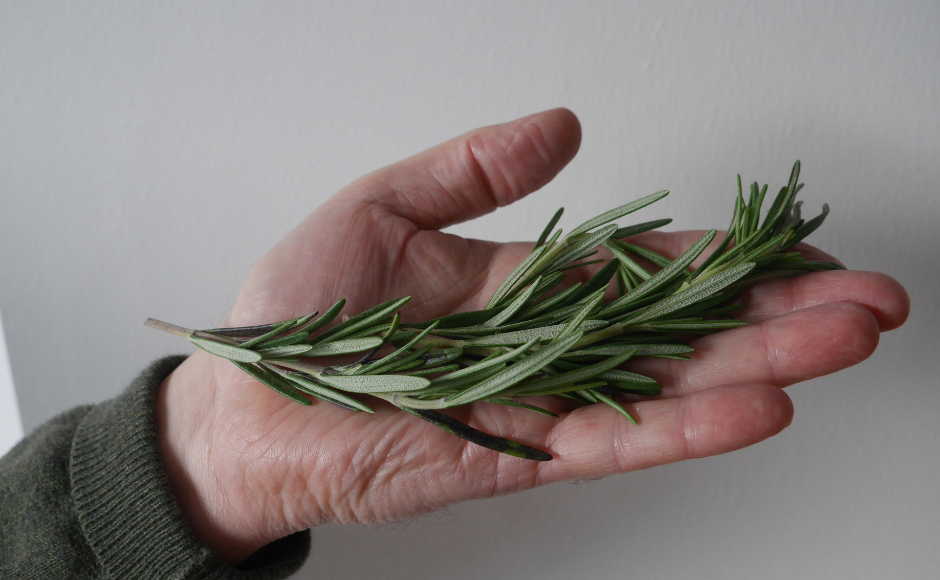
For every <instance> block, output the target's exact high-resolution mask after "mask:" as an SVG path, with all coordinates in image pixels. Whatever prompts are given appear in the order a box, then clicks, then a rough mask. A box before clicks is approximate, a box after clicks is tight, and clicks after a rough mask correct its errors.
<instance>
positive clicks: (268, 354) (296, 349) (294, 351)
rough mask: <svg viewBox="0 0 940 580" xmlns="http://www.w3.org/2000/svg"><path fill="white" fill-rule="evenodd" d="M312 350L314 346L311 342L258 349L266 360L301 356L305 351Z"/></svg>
mask: <svg viewBox="0 0 940 580" xmlns="http://www.w3.org/2000/svg"><path fill="white" fill-rule="evenodd" d="M311 350H313V347H312V346H310V345H309V344H297V345H291V346H278V347H275V348H261V349H258V354H260V355H261V358H263V359H265V360H272V359H277V358H286V357H294V356H300V355H302V354H304V353H307V352H310V351H311Z"/></svg>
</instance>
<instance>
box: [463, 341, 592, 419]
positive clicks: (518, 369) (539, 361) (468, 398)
mask: <svg viewBox="0 0 940 580" xmlns="http://www.w3.org/2000/svg"><path fill="white" fill-rule="evenodd" d="M582 336H583V333H581V332H576V333H574V334H572V335H571V336H568V337H566V338H563V339H561V340H559V341H558V342H553V343H551V344H549V345H548V346H546V347H544V348H542V349H540V350H539V351H538V352H536V353H534V354H532V355H530V356H528V357H526V358H524V359H522V360H521V361H518V362H516V363H514V364H513V365H512V366H510V367H509V368H507V369H506V370H504V371H503V372H501V373H499V374H498V375H496V376H494V377H491V378H489V379H487V380H485V381H483V382H482V383H480V384H478V385H476V386H475V387H473V388H470V389H467V390H466V391H464V392H462V393H459V394H457V395H452V396H450V397H448V398H447V401H448V402H449V403H450V406H455V405H464V404H466V403H470V402H472V401H477V400H479V399H485V398H486V397H489V396H491V395H495V394H496V393H498V392H500V391H502V390H504V389H508V388H509V387H511V386H513V385H515V384H516V383H518V382H519V381H521V380H523V379H524V378H526V377H528V376H529V375H531V374H533V373H535V372H537V371H538V370H539V369H541V368H542V367H544V366H545V365H547V364H548V363H550V362H552V361H553V360H555V359H556V358H558V357H559V356H561V355H562V354H563V353H564V352H565V351H566V350H568V349H569V348H571V347H572V346H574V344H575V343H576V342H578V341H579V340H581V337H582Z"/></svg>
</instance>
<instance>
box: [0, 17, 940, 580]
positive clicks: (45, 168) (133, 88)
mask: <svg viewBox="0 0 940 580" xmlns="http://www.w3.org/2000/svg"><path fill="white" fill-rule="evenodd" d="M938 31H940V3H937V2H936V1H932V0H931V1H921V2H806V3H789V2H739V3H736V2H717V3H716V2H656V3H653V2H647V3H635V4H634V3H627V2H615V1H610V2H592V3H587V4H585V3H577V2H560V1H555V2H546V1H538V2H528V3H524V2H513V3H507V2H474V3H461V2H453V3H442V2H414V1H403V0H402V1H399V2H396V3H389V5H388V6H378V5H373V4H369V3H361V2H343V3H340V2H332V3H330V2H323V3H319V4H316V3H309V2H298V3H276V4H275V3H267V2H257V3H245V2H238V3H231V2H199V3H195V2H181V3H160V4H156V3H145V4H142V5H140V3H125V2H113V3H105V2H92V3H87V4H81V3H70V4H58V3H56V4H51V3H45V2H11V1H6V2H0V310H2V312H3V320H4V324H5V326H6V331H7V341H8V344H9V348H10V358H11V362H12V368H13V375H14V379H15V382H16V386H17V392H18V397H19V401H20V405H21V411H22V416H23V421H24V426H25V428H26V429H27V430H29V429H31V428H33V427H35V426H36V425H38V424H39V423H40V422H42V421H43V420H45V419H47V418H49V417H50V416H52V415H53V414H55V413H57V412H59V411H61V410H63V409H66V408H68V407H70V406H73V405H76V404H79V403H85V402H93V401H100V400H102V399H104V398H106V397H109V396H112V395H114V394H115V393H117V392H118V391H119V390H120V389H121V388H122V387H123V385H124V384H125V383H126V382H127V381H128V380H129V379H130V378H131V377H132V376H133V375H134V374H135V372H136V371H137V370H138V369H140V368H141V367H142V366H143V365H144V364H146V363H147V362H148V361H150V360H152V359H153V358H155V357H158V356H160V355H163V354H166V353H171V352H179V351H181V350H185V348H184V347H185V345H184V344H182V343H180V342H179V341H178V340H174V339H173V338H172V337H166V338H165V337H163V336H160V335H159V334H157V333H155V332H153V331H148V330H146V329H144V328H143V327H142V326H141V321H142V320H143V319H144V318H145V317H147V316H156V317H159V318H162V319H165V320H172V321H178V322H180V323H183V324H187V325H192V326H199V325H207V326H208V325H213V324H215V323H217V322H218V321H219V320H220V319H221V318H222V317H223V316H224V315H225V313H226V312H227V310H228V309H229V308H230V307H231V305H232V303H233V301H234V298H235V296H236V293H237V290H238V288H239V284H240V281H241V280H242V279H243V277H244V275H245V274H246V273H247V271H248V270H249V268H250V267H251V265H252V263H253V262H254V261H255V260H257V259H258V257H259V256H261V255H262V254H263V253H264V251H265V250H266V248H268V247H269V246H271V245H272V244H273V243H274V242H275V241H276V240H278V239H279V238H280V237H281V236H282V235H283V234H284V233H285V232H287V231H288V230H289V229H291V228H292V227H293V225H294V224H296V223H297V222H298V220H299V219H300V217H301V216H302V215H303V214H305V213H307V212H309V211H311V210H313V209H314V208H316V207H317V206H318V205H319V204H320V203H322V202H323V200H325V199H326V198H327V197H328V196H329V195H330V194H332V193H333V192H335V191H336V190H337V189H339V188H340V187H342V186H343V185H344V184H346V183H348V182H349V181H351V180H352V179H354V178H355V177H357V176H359V175H361V174H363V173H364V172H366V171H369V170H371V169H374V168H377V167H379V166H381V165H384V164H387V163H390V162H393V161H396V160H398V159H401V158H403V157H405V156H407V155H410V154H411V153H414V152H416V151H419V150H421V149H423V148H425V147H428V146H431V145H433V144H435V143H437V142H439V141H441V140H443V139H446V138H448V137H451V136H453V135H456V134H458V133H461V132H463V131H465V130H468V129H471V128H474V127H477V126H480V125H484V124H491V123H494V122H499V121H505V120H509V119H512V118H514V117H517V116H521V115H524V114H527V113H530V112H534V111H537V110H540V109H545V108H549V107H555V106H567V107H570V108H571V109H573V110H574V111H575V112H576V113H577V114H578V115H579V116H580V118H581V121H582V124H583V127H584V144H583V146H582V148H581V152H580V154H579V156H578V158H577V159H576V160H575V161H574V162H573V163H572V164H571V166H570V167H569V168H568V169H567V170H566V171H564V172H563V173H562V175H560V176H559V177H558V179H556V180H555V182H554V183H552V184H550V185H549V186H548V187H546V188H545V189H544V191H543V192H541V193H539V194H536V195H533V196H531V197H530V198H529V199H527V200H525V201H523V202H520V203H518V204H516V205H515V206H513V207H510V208H506V209H503V210H501V211H500V212H498V213H497V214H493V215H490V216H487V217H485V218H483V219H480V220H478V221H476V222H474V223H470V224H466V225H461V226H458V227H456V228H454V231H456V232H459V233H461V234H467V235H473V236H476V237H486V238H493V239H498V240H511V239H519V238H522V237H534V236H535V235H536V234H537V233H538V231H539V230H540V228H541V226H542V224H543V223H544V221H545V220H546V219H547V218H548V217H549V216H550V215H551V213H552V212H553V211H554V209H555V208H556V207H558V206H559V205H565V206H566V207H567V208H568V212H569V214H567V215H566V219H567V220H568V221H569V223H574V222H578V221H579V220H580V219H581V218H586V217H589V216H590V215H593V214H595V213H597V212H599V211H601V210H603V209H606V208H608V207H610V206H613V205H615V204H619V203H623V202H625V201H627V200H630V199H633V198H636V197H639V196H641V195H645V194H648V193H650V192H653V191H656V190H659V189H662V188H669V189H671V190H672V191H673V195H672V196H670V197H669V198H667V200H665V201H664V202H662V203H661V204H659V207H657V208H656V209H653V210H650V213H647V214H644V216H643V217H646V216H648V217H649V218H650V219H652V218H654V217H662V216H670V217H674V218H676V221H675V223H674V226H676V227H677V228H682V229H684V228H704V227H712V226H716V225H717V226H724V225H725V222H726V221H727V216H728V212H729V211H730V206H731V204H732V203H733V183H734V176H735V174H736V173H739V172H740V173H742V175H743V177H744V179H746V180H752V179H757V180H762V181H769V182H770V183H771V185H772V186H779V185H780V184H782V183H783V181H784V180H785V179H786V177H787V175H788V171H789V167H790V164H791V163H792V162H793V160H795V159H797V158H799V159H801V160H802V161H803V167H804V172H803V176H804V181H805V182H806V183H807V187H806V189H805V190H804V192H805V193H804V194H803V198H804V199H805V200H806V204H807V206H808V208H809V210H810V211H812V212H814V213H815V211H817V210H818V209H819V207H820V206H821V205H822V203H823V202H824V201H825V202H829V204H830V205H831V206H832V208H833V213H832V214H831V216H830V220H829V221H827V223H826V226H825V227H824V228H823V230H821V231H820V232H819V233H818V234H817V235H816V236H815V237H814V240H815V242H816V243H817V244H818V245H820V246H821V247H823V248H825V249H827V250H829V251H831V252H833V253H835V254H837V255H839V256H840V257H841V258H842V259H843V260H844V261H845V262H846V263H847V264H848V265H849V266H850V267H852V268H857V269H871V270H880V271H884V272H887V273H889V274H891V275H892V276H894V277H896V278H898V279H899V280H900V281H902V282H903V283H904V284H905V285H906V286H907V288H908V289H909V290H910V293H911V297H912V301H913V312H912V316H911V319H910V321H909V322H908V324H907V325H906V326H905V327H903V328H902V329H900V330H898V331H895V332H892V333H890V334H888V335H885V336H884V337H883V340H882V344H881V346H880V347H879V350H878V351H877V352H876V353H875V355H874V356H873V357H872V358H871V359H870V360H868V361H867V362H865V363H863V364H861V365H859V366H858V367H855V368H852V369H849V370H847V371H843V372H840V373H838V374H836V375H833V376H830V377H825V378H822V379H818V380H815V381H812V382H809V383H805V384H802V385H799V386H796V387H793V388H791V389H790V391H789V392H790V395H791V396H792V398H793V400H794V403H795V406H796V418H795V420H794V423H793V425H792V426H791V427H790V428H789V429H787V430H786V431H785V432H784V433H782V434H781V435H779V436H777V437H775V438H773V439H771V440H769V441H766V442H764V443H761V444H759V445H757V446H755V447H752V448H750V449H747V450H744V451H739V452H737V453H733V454H730V455H727V456H723V457H716V458H709V459H704V460H698V461H693V462H689V463H684V464H679V465H671V466H666V467H660V468H656V469H651V470H648V471H645V472H640V473H634V474H630V475H626V476H620V477H612V478H609V479H606V480H604V481H601V482H595V483H589V484H581V485H555V486H551V487H548V488H544V489H540V490H536V491H533V492H529V493H525V494H521V495H516V496H512V497H504V498H500V499H495V500H492V501H486V502H477V503H472V504H466V505H461V506H457V507H454V508H452V509H450V510H447V511H446V512H443V513H438V514H434V515H432V516H429V517H426V518H421V519H419V520H417V521H415V522H413V523H410V524H408V525H405V524H399V525H387V526H379V527H372V528H370V527H364V526H337V525H329V526H324V527H322V528H318V529H316V530H315V531H314V538H315V548H314V549H315V552H314V555H313V557H312V558H311V560H310V562H309V563H308V565H307V567H306V568H305V572H304V574H302V575H301V577H305V578H317V579H326V578H350V577H374V578H405V577H409V578H426V579H432V578H441V577H444V576H445V575H446V576H447V577H448V578H451V579H463V578H468V579H469V578H482V577H494V578H505V577H515V578H572V577H576V576H577V577H586V578H623V577H638V578H639V577H644V578H691V577H705V578H790V577H798V578H881V577H886V576H889V575H890V576H892V577H901V578H936V577H938V573H940V556H938V552H937V549H936V548H937V538H938V535H940V502H938V500H937V492H938V483H937V482H938V479H940V463H938V460H937V456H938V455H940V454H938V453H937V442H938V440H940V427H938V421H937V420H936V414H937V410H938V409H940V394H938V391H937V388H936V383H937V381H936V378H935V377H936V376H937V373H936V369H935V368H931V365H930V361H931V360H933V356H935V355H934V353H933V351H934V345H935V343H936V339H935V333H936V331H937V329H938V328H940V316H938V310H937V306H936V302H935V301H934V299H936V298H937V294H936V290H935V289H936V288H937V287H938V282H940V280H938V274H937V266H938V260H937V257H936V255H937V250H938V249H940V233H938V227H937V226H938V221H940V203H938V201H937V197H938V184H940V162H938V158H940V106H938V105H940V32H938Z"/></svg>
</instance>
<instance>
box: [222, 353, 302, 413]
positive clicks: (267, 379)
mask: <svg viewBox="0 0 940 580" xmlns="http://www.w3.org/2000/svg"><path fill="white" fill-rule="evenodd" d="M230 360H231V359H230ZM232 364H234V365H235V366H237V367H238V368H240V369H241V370H243V371H245V372H246V373H248V374H249V375H251V376H252V377H253V378H254V379H255V380H256V381H258V382H259V383H261V384H262V385H265V386H266V387H270V388H271V389H272V390H274V391H277V392H278V393H280V394H282V395H284V396H285V397H287V398H288V399H290V400H292V401H294V402H296V403H300V404H301V405H306V406H309V405H311V404H312V403H311V402H310V399H308V398H307V397H304V396H303V395H302V394H300V393H299V392H298V391H297V389H295V388H294V387H292V386H291V384H290V383H288V382H287V381H285V380H284V379H282V378H281V377H280V375H278V374H277V373H273V372H271V371H269V370H266V369H263V368H261V367H259V366H255V365H253V364H248V363H244V362H238V361H234V360H233V361H232Z"/></svg>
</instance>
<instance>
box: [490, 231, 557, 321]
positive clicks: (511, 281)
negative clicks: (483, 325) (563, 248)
mask: <svg viewBox="0 0 940 580" xmlns="http://www.w3.org/2000/svg"><path fill="white" fill-rule="evenodd" d="M549 247H550V246H548V245H544V246H539V247H537V248H535V249H534V250H532V253H531V254H529V255H528V256H527V257H526V259H525V260H523V261H522V263H521V264H519V265H518V266H516V269H515V270H513V271H512V272H511V273H510V274H509V276H506V279H505V280H503V283H502V284H500V285H499V287H498V288H496V292H493V296H491V297H490V301H489V302H487V303H486V308H495V307H496V306H499V303H500V302H502V300H503V298H505V297H506V296H507V295H508V294H509V292H510V290H512V289H513V287H514V286H515V285H516V282H518V281H519V280H522V278H523V276H525V275H526V272H527V271H528V270H529V268H530V267H531V266H532V264H534V263H535V262H536V260H538V259H539V258H541V257H542V254H544V253H545V252H546V250H548V248H549Z"/></svg>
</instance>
